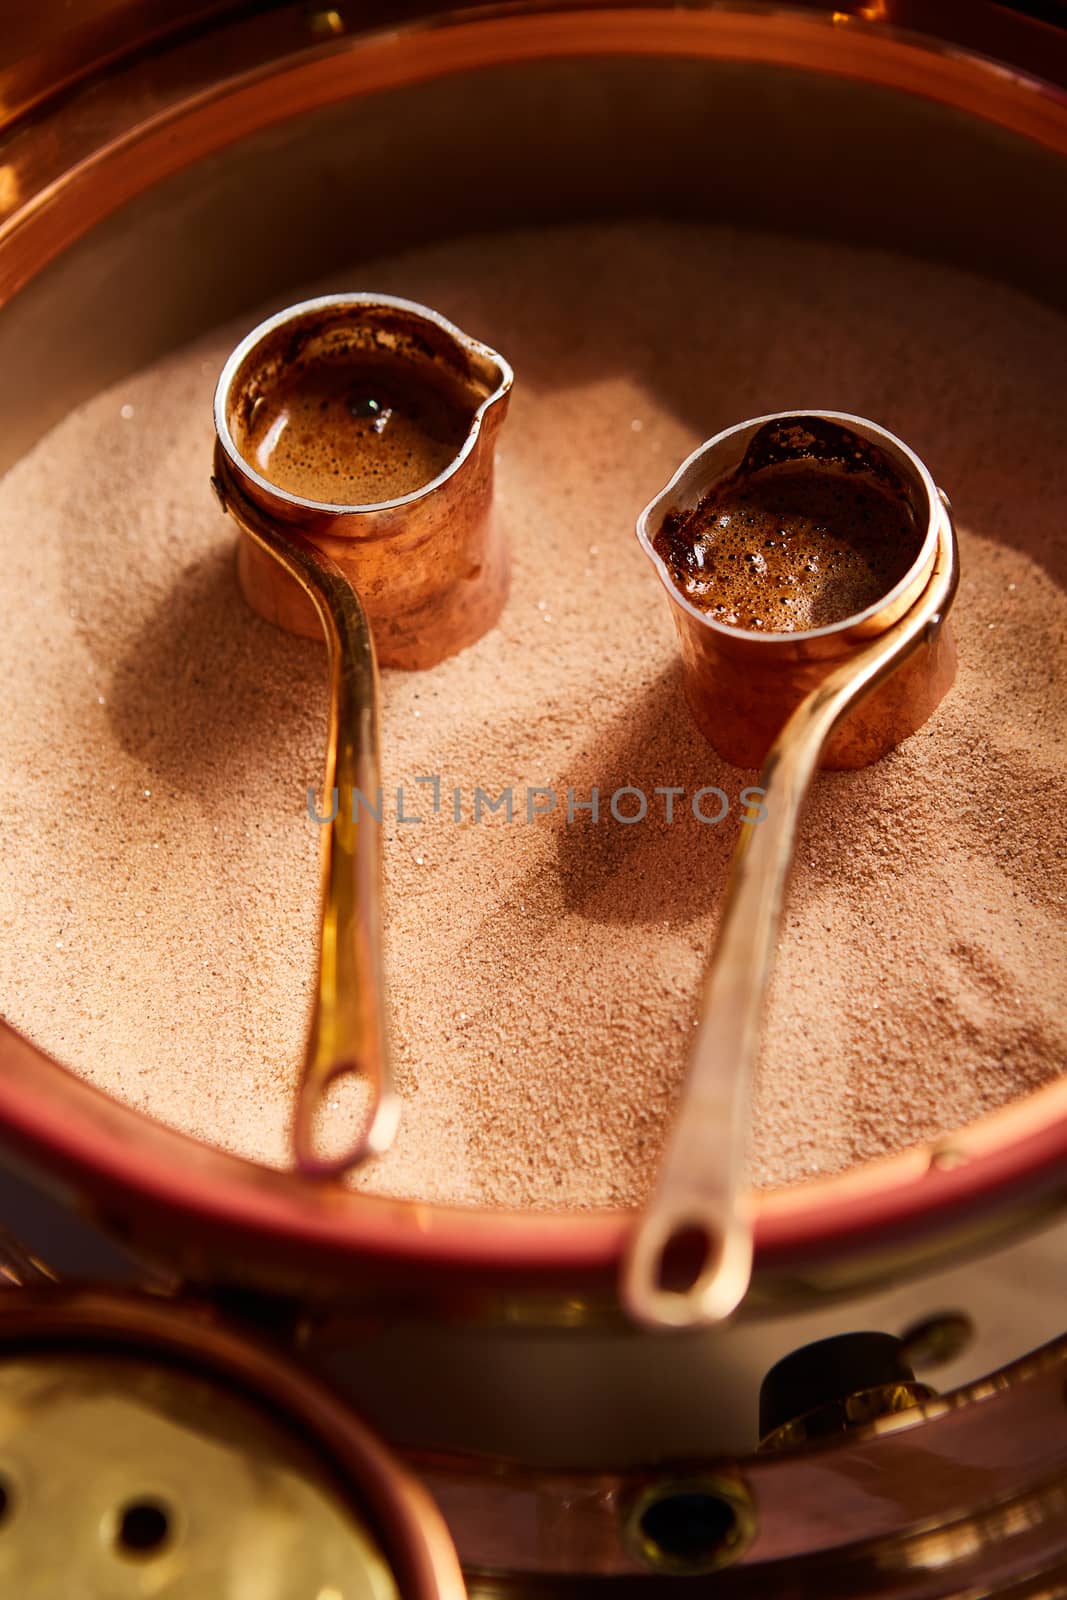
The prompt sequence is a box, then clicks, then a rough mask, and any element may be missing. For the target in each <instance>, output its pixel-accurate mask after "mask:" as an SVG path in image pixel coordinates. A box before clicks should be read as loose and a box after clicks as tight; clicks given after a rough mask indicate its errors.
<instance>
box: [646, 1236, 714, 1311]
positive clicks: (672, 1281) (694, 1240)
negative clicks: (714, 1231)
mask: <svg viewBox="0 0 1067 1600" xmlns="http://www.w3.org/2000/svg"><path fill="white" fill-rule="evenodd" d="M718 1250H719V1241H718V1240H717V1239H716V1238H714V1237H713V1236H712V1235H711V1234H710V1233H709V1232H708V1230H707V1229H706V1228H705V1227H703V1226H702V1224H700V1223H699V1222H689V1223H684V1224H683V1225H682V1226H681V1227H680V1228H675V1230H674V1232H673V1233H672V1234H671V1236H670V1238H669V1239H668V1240H667V1242H666V1244H665V1245H664V1246H663V1249H662V1251H661V1252H660V1258H659V1268H658V1271H657V1273H656V1286H657V1288H659V1289H666V1290H668V1291H669V1292H670V1293H672V1294H688V1292H689V1290H690V1289H692V1288H693V1287H694V1286H695V1284H696V1283H697V1281H698V1280H699V1278H700V1275H701V1273H702V1272H703V1271H704V1268H705V1267H706V1266H707V1265H708V1264H709V1263H710V1261H711V1260H712V1259H713V1258H714V1257H715V1255H716V1254H717V1252H718Z"/></svg>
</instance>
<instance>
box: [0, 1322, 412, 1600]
mask: <svg viewBox="0 0 1067 1600" xmlns="http://www.w3.org/2000/svg"><path fill="white" fill-rule="evenodd" d="M0 1485H2V1487H3V1490H4V1495H5V1497H6V1498H5V1501H4V1510H3V1516H2V1519H0V1592H2V1593H3V1594H5V1595H11V1596H15V1595H18V1596H19V1600H56V1597H57V1596H60V1595H69V1596H74V1595H76V1594H77V1595H84V1596H94V1597H95V1596H101V1597H103V1596H107V1597H108V1600H126V1597H133V1596H150V1595H151V1596H156V1595H158V1596H164V1595H165V1596H166V1597H167V1600H186V1597H189V1600H231V1597H232V1600H397V1597H398V1596H399V1592H400V1591H399V1589H398V1588H397V1585H396V1581H395V1579H394V1578H393V1575H392V1572H391V1570H390V1567H389V1565H388V1563H387V1561H386V1558H385V1556H384V1554H383V1553H382V1551H381V1549H380V1548H379V1546H378V1544H377V1542H376V1541H375V1539H374V1537H373V1535H372V1534H371V1532H370V1530H369V1529H368V1527H367V1526H366V1525H365V1524H364V1523H363V1522H362V1521H361V1520H360V1519H359V1518H358V1517H357V1516H356V1515H355V1514H354V1513H353V1512H352V1511H351V1510H350V1509H349V1508H348V1507H346V1506H345V1505H344V1504H343V1503H342V1502H341V1500H340V1499H339V1498H338V1497H337V1496H336V1495H335V1494H334V1493H333V1491H332V1489H331V1488H330V1486H329V1485H328V1484H327V1483H326V1482H324V1480H323V1477H322V1474H321V1472H320V1471H318V1470H317V1469H316V1464H315V1461H314V1459H313V1458H312V1456H311V1453H310V1452H309V1451H307V1450H305V1449H303V1448H302V1447H301V1445H300V1444H299V1442H298V1441H297V1440H296V1439H295V1438H293V1437H291V1436H290V1435H289V1434H288V1433H287V1432H286V1431H285V1430H283V1429H282V1428H280V1427H277V1426H276V1425H274V1424H273V1423H272V1422H271V1421H270V1420H269V1418H267V1417H266V1416H265V1415H264V1414H263V1413H261V1412H260V1411H258V1410H257V1409H256V1408H255V1407H253V1406H252V1405H251V1404H249V1403H248V1402H246V1401H245V1400H243V1399H240V1398H237V1397H236V1396H235V1395H234V1394H232V1393H230V1392H229V1391H228V1390H225V1389H223V1388H221V1387H220V1386H219V1385H217V1384H215V1383H213V1382H211V1381H209V1380H207V1379H205V1378H203V1377H200V1376H197V1375H194V1374H192V1373H189V1372H183V1371H181V1370H179V1369H177V1368H172V1367H169V1366H157V1365H154V1364H151V1363H149V1362H147V1361H143V1360H138V1359H123V1358H119V1357H111V1356H104V1355H68V1354H65V1353H59V1352H57V1353H45V1354H41V1355H26V1356H20V1357H17V1358H14V1359H11V1360H8V1361H6V1362H4V1363H3V1364H2V1365H0Z"/></svg>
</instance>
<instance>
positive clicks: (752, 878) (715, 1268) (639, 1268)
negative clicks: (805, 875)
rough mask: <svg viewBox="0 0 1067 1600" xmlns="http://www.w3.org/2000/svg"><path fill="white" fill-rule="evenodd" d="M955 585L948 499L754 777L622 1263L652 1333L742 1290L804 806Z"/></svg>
mask: <svg viewBox="0 0 1067 1600" xmlns="http://www.w3.org/2000/svg"><path fill="white" fill-rule="evenodd" d="M942 498H944V497H942ZM958 577H959V563H958V556H957V549H956V536H955V532H954V529H953V527H952V519H951V515H950V514H949V511H948V503H947V501H946V502H945V516H944V518H943V519H942V525H941V539H940V543H939V546H938V553H937V557H936V561H935V565H934V570H933V572H932V573H931V576H930V581H929V583H928V584H927V586H926V588H925V589H924V591H923V593H922V595H921V596H920V597H919V599H918V600H917V601H916V603H915V605H914V606H913V607H912V608H911V610H910V611H908V612H906V613H905V615H904V616H903V617H901V619H900V620H899V621H898V622H897V623H895V624H894V625H893V626H892V627H891V628H889V629H888V630H887V632H886V633H884V634H883V635H881V636H880V637H879V638H877V639H875V640H874V641H873V642H872V643H871V644H869V645H866V646H864V647H863V649H862V650H860V651H859V653H858V654H856V655H855V656H853V657H851V658H850V659H849V660H848V661H847V662H845V663H844V664H843V665H842V666H840V667H838V668H836V669H835V670H834V671H833V672H832V673H830V674H829V676H828V677H827V678H825V679H824V681H823V682H822V683H821V684H820V685H819V687H818V688H817V689H814V690H813V691H812V693H811V694H810V695H808V696H807V698H806V699H805V700H804V701H802V702H801V704H800V705H799V706H798V707H797V709H796V711H794V713H793V715H792V716H791V717H790V718H789V721H788V722H787V723H786V725H785V727H784V728H783V729H782V732H781V733H780V734H779V736H778V738H777V740H776V741H775V744H774V745H773V747H772V749H771V751H770V754H769V755H768V757H767V760H766V763H765V765H764V768H763V774H762V777H761V780H760V781H761V784H762V786H763V788H764V789H765V790H766V796H765V800H764V804H765V807H766V812H767V815H766V817H765V818H764V819H763V820H762V821H760V822H757V823H751V824H748V825H747V826H745V827H743V829H742V833H741V837H740V839H739V841H738V844H737V847H736V849H735V851H734V856H733V860H732V862H731V865H730V873H729V877H728V880H727V885H726V893H725V899H724V903H723V910H722V918H721V921H720V924H719V935H718V940H717V943H716V947H715V951H714V954H713V956H712V959H711V963H710V966H709V968H708V973H707V977H706V980H705V988H704V995H703V1001H702V1006H701V1018H700V1026H699V1028H698V1030H697V1034H696V1037H695V1041H694V1047H693V1054H692V1058H691V1061H690V1066H689V1074H688V1078H687V1081H686V1085H685V1088H684V1090H683V1098H682V1104H681V1107H680V1109H679V1111H678V1114H677V1117H676V1120H675V1123H674V1127H673V1129H672V1130H671V1133H670V1136H669V1139H668V1143H667V1148H666V1152H665V1155H664V1158H663V1162H662V1166H661V1168H660V1172H659V1177H658V1181H657V1186H656V1189H655V1192H654V1194H653V1196H652V1199H651V1200H650V1201H649V1204H648V1206H647V1208H646V1210H645V1212H644V1213H643V1215H642V1217H641V1218H640V1220H639V1221H638V1223H637V1225H636V1227H635V1230H634V1233H633V1235H632V1238H631V1241H630V1245H629V1249H628V1252H627V1256H626V1259H625V1262H624V1265H623V1278H622V1285H621V1288H622V1298H623V1302H624V1304H625V1306H626V1308H627V1310H628V1311H629V1313H630V1314H631V1316H633V1317H634V1318H635V1319H636V1320H638V1321H640V1322H642V1323H644V1324H646V1325H648V1326H650V1327H658V1328H686V1327H695V1326H697V1325H700V1324H712V1323H716V1322H720V1321H721V1320H722V1319H723V1318H724V1317H727V1316H729V1315H730V1313H731V1312H732V1311H733V1310H734V1309H735V1308H736V1307H737V1306H738V1305H739V1303H740V1302H741V1300H742V1299H743V1297H744V1295H745V1293H746V1291H747V1289H748V1284H749V1279H750V1277H751V1272H752V1201H751V1194H750V1191H749V1187H748V1182H747V1162H746V1143H747V1131H748V1107H749V1086H750V1081H751V1077H752V1072H753V1068H754V1064H755V1058H756V1050H757V1045H758V1041H759V1027H760V1019H761V1016H762V1011H763V1000H764V996H765V994H766V989H767V984H768V981H769V979H770V975H771V969H772V966H773V962H774V951H775V945H776V943H777V936H778V925H779V921H780V919H781V912H782V902H783V899H784V895H785V887H786V883H787V881H788V877H789V870H790V867H791V865H792V860H793V847H794V843H795V839H796V831H797V824H798V821H799V818H800V812H801V809H802V807H803V804H804V799H805V796H806V795H807V792H808V788H809V786H810V784H811V780H812V777H813V775H814V772H815V769H816V766H817V765H818V760H819V755H820V752H821V751H822V748H823V745H824V744H825V742H826V740H827V738H828V737H829V735H830V733H831V732H832V730H833V728H834V727H835V725H836V724H837V723H838V722H839V721H840V719H841V718H842V717H843V716H844V714H845V712H846V711H848V710H850V709H851V708H852V707H853V706H854V705H855V704H856V703H857V702H858V701H860V700H861V699H862V698H863V697H864V696H865V695H867V694H869V693H870V691H871V690H872V689H873V688H874V687H875V686H876V685H877V684H879V683H881V682H882V681H883V680H884V679H885V678H886V677H888V676H889V675H890V673H892V672H894V671H895V670H896V669H897V668H898V667H899V666H900V665H901V664H902V662H904V661H905V660H906V659H907V657H908V656H909V655H910V654H911V653H912V651H914V650H915V649H917V648H918V647H919V645H920V644H922V643H923V642H924V641H929V640H931V639H932V638H933V637H934V635H935V634H936V632H937V630H938V628H939V627H940V625H941V622H942V620H943V618H944V616H945V613H946V611H947V610H948V608H949V606H950V605H951V603H952V598H953V595H954V594H955V590H956V585H957V582H958ZM687 1248H688V1250H689V1254H690V1258H691V1259H695V1260H697V1261H699V1262H700V1265H699V1268H698V1270H697V1271H696V1272H695V1273H694V1272H693V1271H692V1268H691V1267H690V1268H689V1270H687V1271H684V1272H683V1273H682V1274H681V1276H682V1286H681V1287H680V1288H679V1287H671V1286H670V1278H669V1273H670V1262H671V1253H672V1252H678V1253H682V1254H684V1251H685V1250H686V1249H687ZM679 1265H682V1262H681V1261H680V1262H679Z"/></svg>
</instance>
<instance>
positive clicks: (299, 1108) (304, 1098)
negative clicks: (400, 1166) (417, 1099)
mask: <svg viewBox="0 0 1067 1600" xmlns="http://www.w3.org/2000/svg"><path fill="white" fill-rule="evenodd" d="M399 1119H400V1102H399V1100H397V1098H396V1097H395V1096H394V1095H392V1094H388V1095H383V1094H382V1093H381V1091H380V1090H379V1088H378V1086H377V1084H376V1083H375V1082H374V1080H373V1078H372V1077H371V1075H370V1074H369V1073H367V1072H366V1071H365V1070H364V1068H363V1066H362V1064H361V1063H360V1062H359V1061H357V1060H353V1059H346V1060H342V1061H337V1062H335V1063H334V1064H333V1065H332V1066H330V1067H329V1068H328V1069H326V1070H325V1071H319V1070H315V1071H312V1072H310V1073H308V1074H307V1075H306V1076H305V1078H304V1080H303V1082H302V1083H301V1085H300V1091H299V1095H298V1098H297V1103H296V1115H295V1119H294V1122H293V1154H294V1157H295V1159H296V1164H297V1166H298V1167H299V1169H300V1171H301V1172H302V1173H303V1174H304V1175H305V1176H306V1177H312V1178H340V1177H343V1176H344V1174H345V1173H346V1172H349V1171H351V1169H352V1168H353V1167H356V1166H359V1165H360V1164H361V1162H364V1161H367V1160H369V1159H370V1158H371V1157H372V1156H376V1155H380V1154H381V1153H382V1152H383V1151H384V1150H387V1149H388V1148H389V1146H390V1145H391V1144H392V1142H393V1138H394V1137H395V1134H396V1129H397V1124H398V1122H399ZM353 1124H354V1125H355V1126H356V1127H358V1128H360V1129H361V1130H362V1131H361V1132H360V1133H359V1134H358V1135H357V1137H356V1138H355V1139H354V1140H352V1139H350V1140H349V1141H348V1142H347V1143H346V1142H345V1137H344V1135H343V1134H341V1133H340V1131H339V1130H342V1129H344V1130H348V1129H351V1128H352V1126H353Z"/></svg>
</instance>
